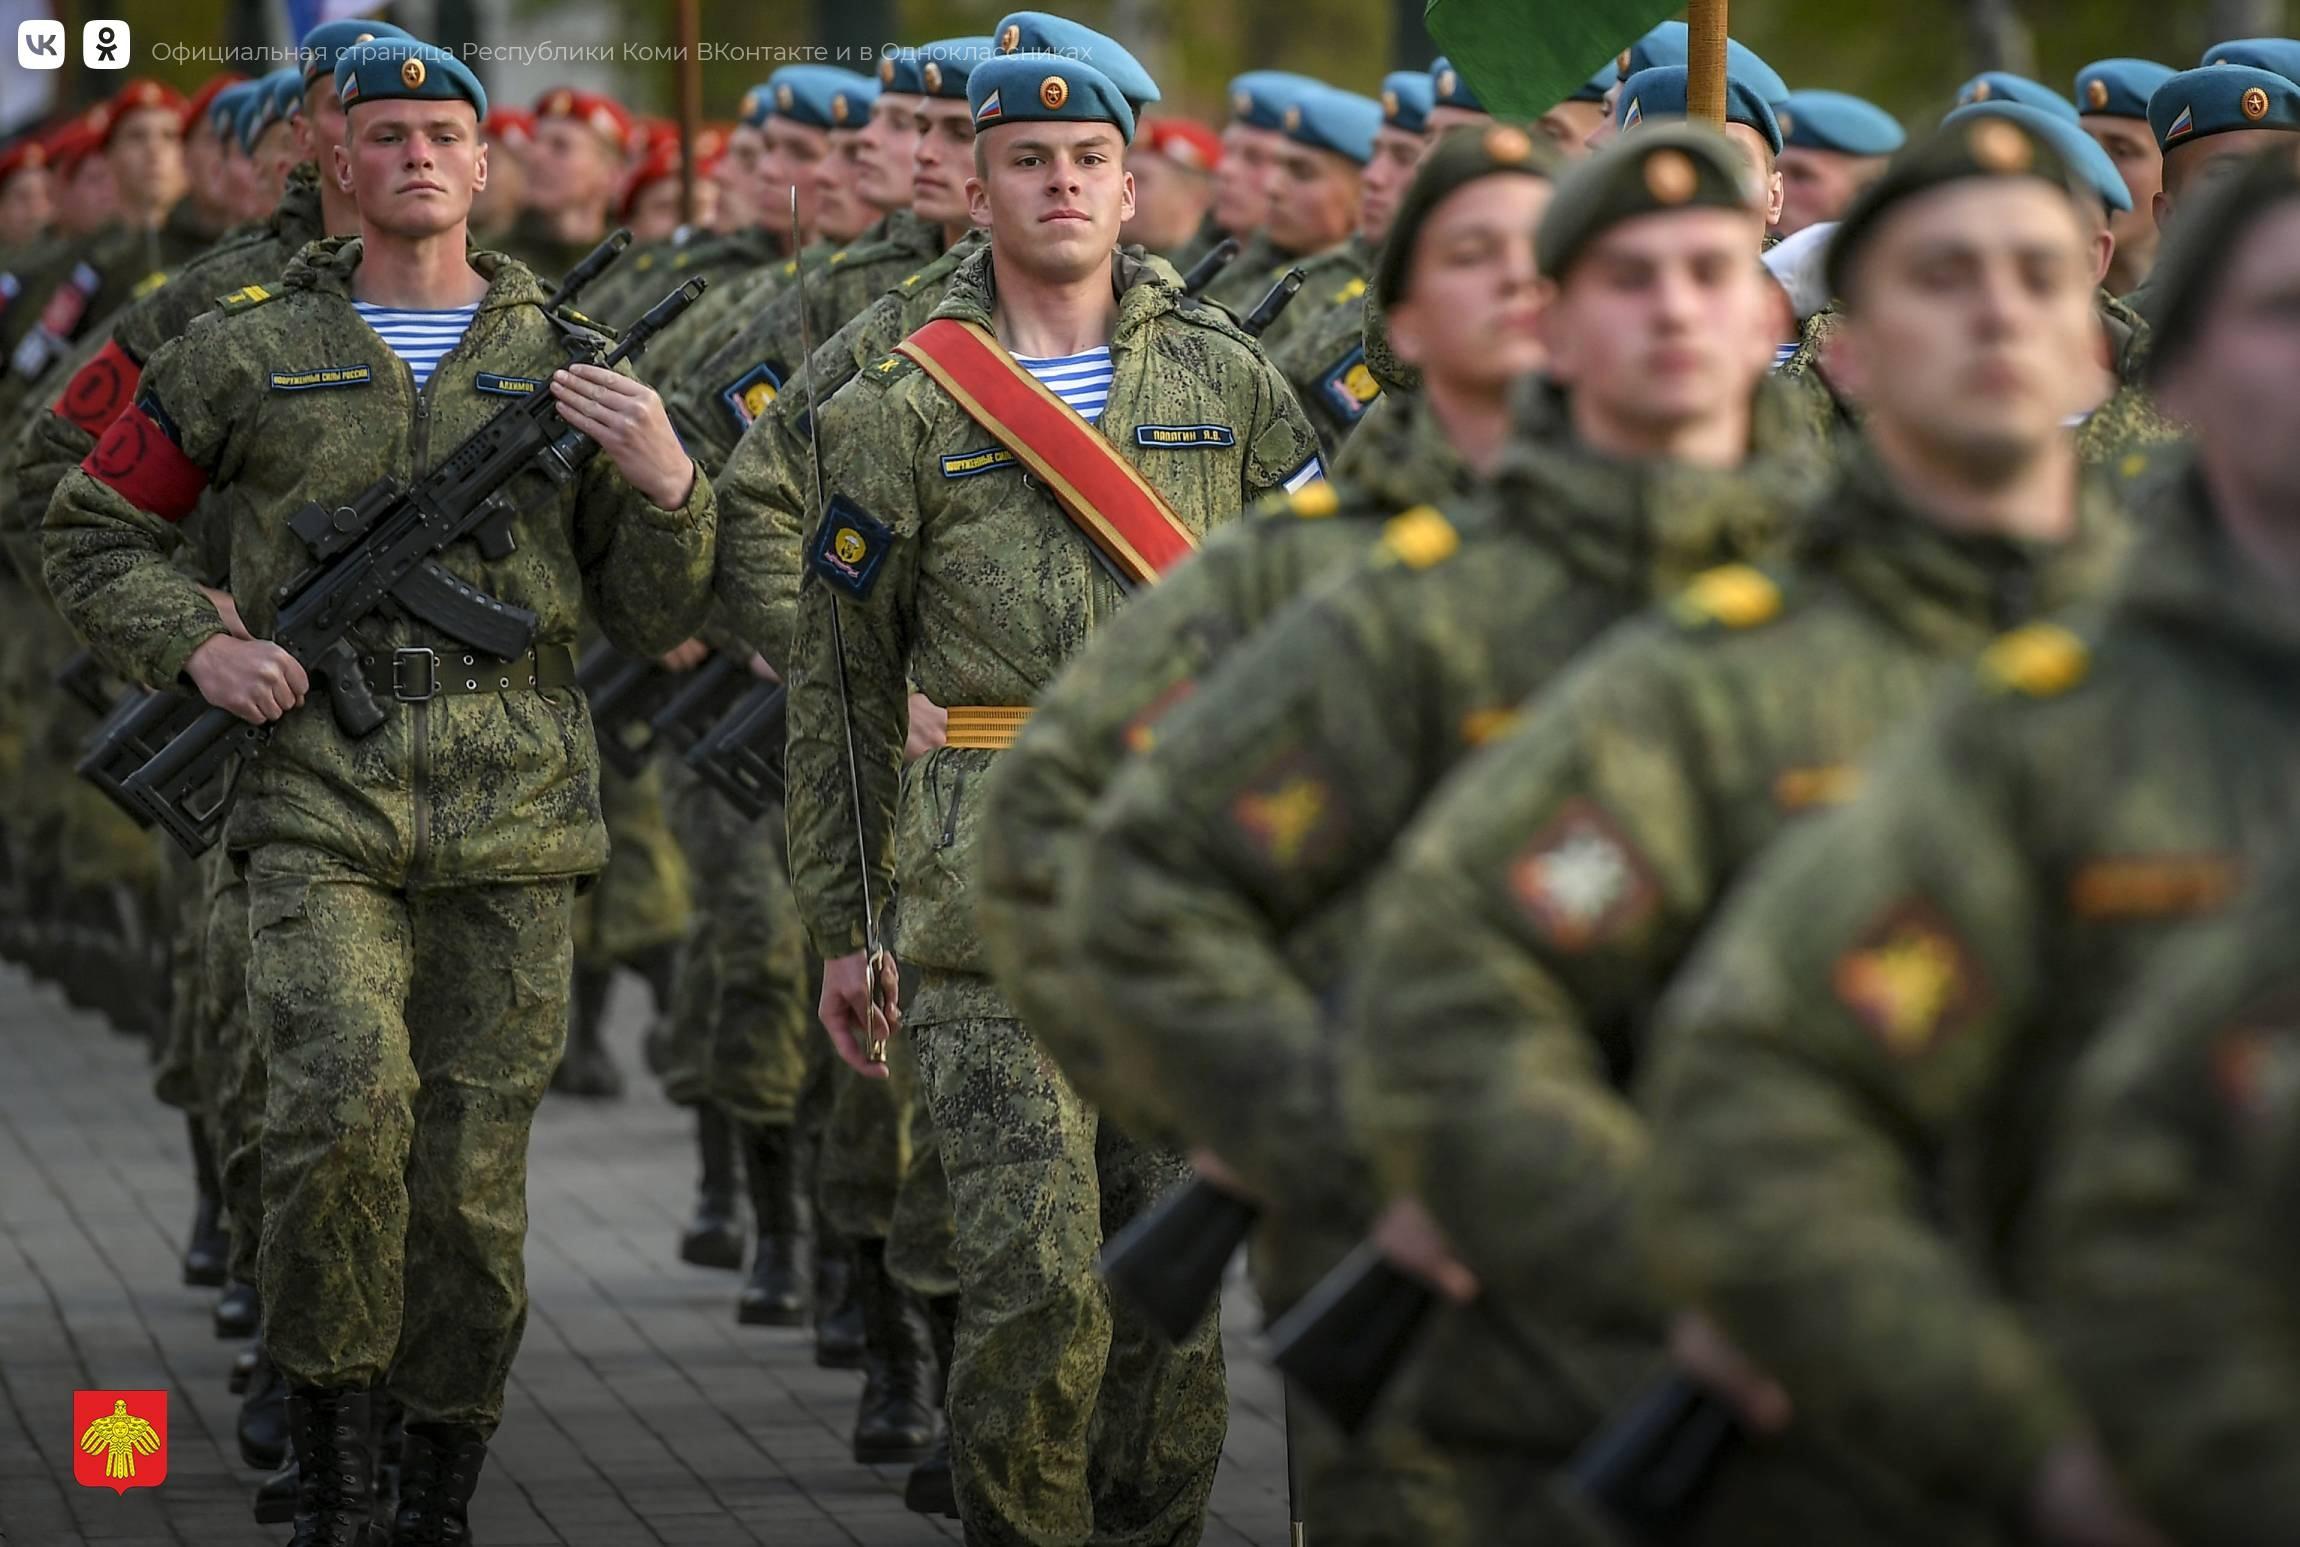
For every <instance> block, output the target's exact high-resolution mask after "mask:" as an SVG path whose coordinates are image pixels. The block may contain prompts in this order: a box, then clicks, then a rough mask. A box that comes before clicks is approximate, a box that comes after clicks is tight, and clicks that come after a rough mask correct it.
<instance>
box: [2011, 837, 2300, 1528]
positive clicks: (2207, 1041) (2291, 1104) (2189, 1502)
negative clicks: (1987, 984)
mask: <svg viewBox="0 0 2300 1547" xmlns="http://www.w3.org/2000/svg"><path fill="white" fill-rule="evenodd" d="M2294 858H2295V856H2293V855H2292V854H2291V853H2289V852H2288V853H2287V854H2286V855H2285V857H2284V858H2283V859H2282V860H2281V861H2280V862H2278V864H2277V865H2276V867H2275V869H2274V871H2273V872H2272V873H2271V874H2270V875H2268V876H2267V877H2265V878H2264V879H2263V881H2262V883H2261V884H2260V885H2259V886H2257V887H2255V888H2254V889H2253V891H2252V892H2251V894H2250V895H2248V897H2247V898H2246V899H2245V901H2244V903H2243V904H2242V906H2240V907H2239V908H2236V909H2235V910H2233V911H2231V912H2230V913H2229V915H2228V916H2227V917H2226V918H2224V919H2220V920H2215V921H2214V922H2212V923H2209V924H2204V925H2200V926H2199V927H2198V928H2197V929H2195V930H2194V931H2193V932H2192V935H2191V938H2189V939H2187V940H2184V941H2182V942H2181V944H2180V945H2179V947H2178V948H2177V949H2175V950H2171V951H2167V952H2166V953H2165V960H2164V963H2163V965H2162V966H2160V967H2158V968H2156V969H2154V970H2153V971H2151V972H2150V974H2149V976H2148V979H2147V981H2146V982H2145V983H2143V984H2142V985H2141V986H2140V990H2139V992H2138V994H2137V995H2136V996H2135V997H2134V999H2133V1002H2132V1004H2131V1006H2130V1008H2129V1009H2127V1010H2126V1011H2125V1012H2124V1013H2123V1014H2122V1015H2120V1016H2119V1017H2118V1019H2117V1021H2116V1023H2115V1024H2114V1025H2113V1026H2112V1027H2110V1028H2109V1029H2108V1030H2106V1031H2104V1032H2103V1033H2102V1034H2101V1037H2100V1041H2099V1043H2098V1045H2097V1046H2096V1047H2095V1048H2094V1049H2093V1051H2091V1052H2090V1053H2088V1054H2086V1056H2085V1060H2084V1063H2083V1065H2082V1066H2081V1068H2080V1069H2079V1071H2078V1079H2077V1083H2076V1087H2075V1092H2074V1094H2073V1095H2072V1096H2071V1097H2070V1100H2069V1116H2068V1120H2067V1122H2066V1123H2065V1124H2064V1125H2063V1126H2062V1128H2061V1141H2060V1142H2059V1143H2057V1144H2056V1145H2055V1146H2054V1153H2053V1156H2052V1160H2051V1172H2050V1176H2049V1178H2048V1181H2047V1185H2046V1187H2045V1190H2044V1203H2043V1206H2042V1207H2041V1209H2040V1210H2039V1220H2038V1229H2037V1230H2036V1232H2035V1235H2036V1240H2035V1242H2034V1243H2033V1244H2034V1256H2035V1260H2036V1261H2037V1262H2038V1263H2039V1264H2040V1265H2041V1267H2042V1269H2043V1273H2042V1280H2041V1284H2040V1289H2039V1298H2038V1301H2037V1304H2036V1317H2037V1320H2038V1321H2039V1323H2040V1325H2041V1326H2042V1327H2043V1329H2044V1331H2045V1333H2046V1335H2047V1337H2048V1339H2049V1341H2050V1344H2051V1347H2052V1348H2053V1351H2054V1352H2055V1354H2056V1355H2058V1357H2059V1359H2060V1362H2061V1367H2062V1368H2063V1369H2065V1370H2066V1371H2067V1372H2068V1376H2069V1379H2070V1380H2071V1381H2072V1382H2073V1383H2074V1384H2075V1386H2076V1388H2077V1390H2078V1391H2079V1392H2080V1393H2081V1394H2082V1395H2083V1397H2084V1399H2085V1401H2086V1403H2087V1405H2088V1406H2089V1408H2090V1410H2091V1413H2092V1416H2093V1420H2094V1422H2095V1423H2096V1424H2097V1425H2098V1426H2099V1429H2100V1431H2101V1435H2102V1438H2103V1440H2104V1441H2105V1442H2106V1444H2107V1447H2108V1451H2109V1455H2110V1458H2111V1459H2112V1460H2113V1461H2114V1462H2115V1463H2116V1467H2117V1471H2118V1474H2119V1475H2120V1476H2121V1477H2122V1478H2123V1479H2124V1480H2125V1482H2126V1483H2127V1484H2128V1485H2129V1486H2130V1487H2131V1488H2132V1490H2133V1493H2134V1495H2135V1498H2136V1500H2137V1502H2138V1503H2139V1505H2140V1507H2141V1508H2142V1509H2143V1510H2144V1511H2145V1512H2146V1513H2147V1514H2148V1516H2149V1517H2150V1518H2151V1519H2152V1520H2154V1521H2155V1522H2156V1523H2157V1524H2158V1525H2160V1526H2162V1527H2163V1528H2164V1529H2165V1530H2167V1531H2168V1532H2169V1533H2170V1534H2171V1535H2172V1536H2173V1537H2174V1538H2176V1539H2177V1540H2179V1541H2183V1542H2211V1543H2213V1544H2215V1547H2219V1544H2222V1543H2225V1544H2227V1547H2270V1544H2273V1543H2282V1542H2285V1541H2288V1540H2289V1539H2290V1537H2291V1535H2292V1523H2293V1522H2294V1521H2296V1520H2300V1470H2296V1469H2295V1468H2294V1467H2293V1465H2292V1458H2293V1457H2294V1456H2295V1455H2300V1370H2296V1369H2295V1367H2294V1359H2293V1354H2292V1349H2293V1347H2294V1341H2293V1331H2294V1329H2293V1320H2294V1308H2295V1306H2300V1261H2296V1260H2295V1255H2294V1246H2293V1241H2292V1233H2291V1229H2290V1223H2291V1220H2292V1218H2293V1213H2292V1210H2293V1206H2294V1204H2295V1203H2300V1039H2296V1038H2295V1037H2294V1035H2293V1031H2294V1026H2295V1022H2294V1019H2293V1016H2292V1006H2293V1004H2294V1003H2295V998H2294V996H2295V994H2296V993H2300V975H2296V974H2295V972H2294V968H2293V958H2292V941H2293V939H2294V937H2295V931H2296V930H2300V869H2296V868H2295V866H2294Z"/></svg>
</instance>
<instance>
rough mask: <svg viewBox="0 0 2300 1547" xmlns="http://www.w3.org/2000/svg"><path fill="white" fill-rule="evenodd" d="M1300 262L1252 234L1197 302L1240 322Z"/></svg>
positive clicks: (1268, 241) (1199, 293)
mask: <svg viewBox="0 0 2300 1547" xmlns="http://www.w3.org/2000/svg"><path fill="white" fill-rule="evenodd" d="M1300 261H1301V260H1300V259H1298V258H1289V257H1288V256H1286V254H1284V253H1282V252H1280V251H1278V249H1277V248H1275V247H1273V246H1271V245H1270V239H1269V238H1268V237H1266V236H1263V235H1262V234H1261V233H1260V232H1256V233H1255V234H1254V235H1252V236H1250V237H1248V238H1247V239H1246V240H1245V241H1244V243H1242V244H1241V245H1240V246H1239V248H1238V256H1237V257H1235V258H1232V259H1231V260H1230V266H1229V267H1228V268H1226V269H1224V270H1222V272H1221V273H1219V274H1217V275H1215V276H1214V280H1213V283H1211V284H1209V285H1208V286H1207V287H1206V288H1205V289H1203V290H1201V291H1199V292H1198V299H1200V300H1201V301H1211V302H1213V303H1214V304H1215V305H1216V306H1219V307H1221V308H1222V310H1224V311H1226V312H1228V313H1229V314H1230V315H1231V316H1232V317H1237V318H1243V317H1244V316H1245V315H1246V313H1248V312H1250V311H1252V310H1253V309H1254V303H1255V302H1257V301H1259V300H1261V299H1262V297H1263V296H1265V295H1267V294H1268V293H1269V290H1270V287H1271V286H1272V285H1274V284H1276V283H1277V282H1278V278H1279V276H1280V275H1282V274H1284V273H1285V272H1286V270H1288V269H1290V268H1292V267H1293V266H1294V265H1295V264H1296V263H1298V262H1300Z"/></svg>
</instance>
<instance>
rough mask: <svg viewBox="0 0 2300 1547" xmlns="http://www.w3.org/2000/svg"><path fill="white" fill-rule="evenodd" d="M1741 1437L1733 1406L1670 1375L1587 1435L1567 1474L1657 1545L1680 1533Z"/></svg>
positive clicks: (1635, 1535) (1618, 1521)
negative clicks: (1594, 1431) (1589, 1435)
mask: <svg viewBox="0 0 2300 1547" xmlns="http://www.w3.org/2000/svg"><path fill="white" fill-rule="evenodd" d="M1741 1439H1742V1431H1741V1426H1740V1423H1739V1421H1738V1420H1737V1419H1736V1418H1735V1417H1734V1415H1733V1411H1732V1409H1731V1408H1729V1407H1727V1406H1726V1405H1725V1403H1724V1402H1723V1401H1721V1400H1719V1399H1718V1398H1717V1397H1716V1396H1715V1395H1714V1394H1712V1393H1711V1392H1709V1391H1708V1390H1707V1389H1705V1388H1704V1387H1702V1386H1701V1385H1699V1384H1698V1383H1696V1382H1695V1381H1694V1380H1693V1379H1692V1378H1691V1377H1690V1376H1687V1375H1685V1374H1683V1373H1676V1374H1672V1375H1670V1376H1668V1377H1667V1378H1666V1379H1664V1380H1662V1381H1661V1382H1659V1383H1658V1384H1657V1385H1655V1386H1653V1387H1652V1388H1650V1389H1649V1390H1647V1391H1646V1392H1644V1393H1643V1394H1642V1395H1640V1396H1639V1397H1638V1398H1637V1400H1636V1401H1635V1402H1634V1403H1632V1404H1631V1405H1630V1406H1629V1408H1628V1409H1627V1410H1626V1411H1624V1412H1622V1413H1621V1414H1619V1415H1618V1416H1616V1417H1615V1418H1614V1419H1613V1420H1612V1421H1611V1422H1609V1423H1607V1424H1606V1425H1605V1426H1604V1427H1603V1428H1601V1429H1599V1430H1598V1431H1597V1433H1596V1434H1595V1435H1593V1436H1591V1437H1590V1439H1589V1441H1588V1442H1587V1443H1586V1444H1584V1445H1583V1446H1582V1447H1581V1449H1580V1451H1579V1452H1578V1453H1577V1454H1576V1455H1575V1456H1574V1458H1573V1464H1572V1465H1571V1466H1570V1467H1569V1468H1568V1469H1567V1472H1566V1478H1567V1482H1568V1484H1569V1485H1570V1486H1571V1488H1572V1489H1573V1491H1574V1492H1575V1493H1576V1494H1578V1495H1579V1496H1580V1497H1581V1499H1582V1500H1583V1501H1584V1502H1585V1503H1586V1504H1588V1505H1590V1506H1591V1507H1593V1508H1594V1509H1595V1510H1597V1511H1598V1512H1599V1513H1600V1514H1602V1515H1603V1516H1604V1517H1605V1519H1606V1520H1607V1521H1608V1522H1609V1523H1611V1524H1612V1525H1613V1526H1614V1527H1615V1528H1616V1529H1618V1530H1620V1531H1622V1532H1624V1533H1625V1534H1627V1535H1628V1536H1630V1537H1631V1538H1632V1539H1633V1540H1635V1541H1638V1542H1640V1543H1645V1544H1649V1547H1663V1544H1666V1543H1669V1542H1674V1541H1676V1540H1678V1539H1680V1538H1681V1537H1683V1536H1684V1535H1685V1533H1686V1531H1687V1529H1688V1528H1689V1527H1690V1526H1691V1524H1692V1522H1693V1519H1694V1516H1695V1513H1696V1512H1697V1511H1698V1509H1699V1508H1700V1504H1701V1500H1702V1497H1703V1496H1704V1494H1705V1493H1706V1492H1707V1490H1708V1486H1709V1483H1710V1481H1711V1480H1712V1479H1713V1478H1714V1477H1715V1476H1716V1473H1717V1469H1718V1467H1719V1466H1721V1465H1722V1464H1723V1463H1724V1461H1725V1459H1726V1458H1727V1457H1728V1456H1729V1455H1731V1454H1732V1452H1733V1450H1734V1449H1735V1448H1736V1447H1737V1446H1738V1445H1739V1444H1740V1443H1741Z"/></svg>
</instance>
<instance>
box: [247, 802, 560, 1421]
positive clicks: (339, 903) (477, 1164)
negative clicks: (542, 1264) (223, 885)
mask: <svg viewBox="0 0 2300 1547" xmlns="http://www.w3.org/2000/svg"><path fill="white" fill-rule="evenodd" d="M247 878H248V1011H249V1016H250V1029H251V1031H252V1032H253V1034H254V1035H256V1036H258V1037H261V1038H262V1039H264V1043H265V1046H266V1049H267V1052H268V1062H267V1066H266V1067H267V1073H268V1089H267V1092H266V1100H265V1105H264V1127H263V1163H262V1172H263V1216H264V1220H263V1249H262V1259H261V1261H262V1274H261V1279H260V1283H261V1287H262V1290H263V1297H264V1321H265V1329H264V1336H265V1344H266V1347H267V1348H268V1350H269V1351H270V1354H271V1358H272V1360H273V1362H274V1363H275V1364H277V1365H278V1366H279V1368H280V1370H281V1372H282V1373H283V1374H284V1375H285V1376H286V1377H287V1379H288V1380H289V1381H290V1382H291V1383H293V1384H297V1385H313V1386H331V1387H347V1386H348V1387H374V1386H378V1385H383V1386H387V1387H388V1389H389V1390H390V1392H391V1394H392V1395H393V1396H395V1397H397V1398H398V1399H399V1400H400V1401H402V1402H404V1403H405V1404H406V1406H407V1413H408V1417H409V1419H410V1420H411V1421H412V1420H418V1419H420V1420H427V1421H432V1422H447V1423H468V1424H474V1425H477V1426H479V1427H480V1428H481V1429H482V1430H485V1431H492V1430H493V1428H494V1426H495V1424H496V1423H497V1422H498V1421H499V1420H500V1419H501V1417H502V1411H503V1387H504V1382H505V1380H506V1379H507V1378H508V1376H509V1375H510V1372H511V1361H512V1356H513V1354H514V1353H515V1352H516V1351H517V1349H518V1347H519V1339H520V1335H521V1333H522V1332H523V1331H524V1330H525V1327H526V1322H527V1284H526V1268H525V1263H524V1260H523V1251H524V1247H525V1242H526V1235H527V1144H528V1136H529V1130H530V1128H531V1127H532V1125H533V1122H534V1117H535V1109H536V1106H537V1104H538V1103H539V1102H541V1100H542V1099H543V1092H544V1089H545V1087H546V1086H547V1085H548V1084H549V1082H550V1078H551V1071H552V1070H553V1069H555V1068H556V1067H558V1063H559V1058H560V1055H561V1053H562V1052H563V1050H564V1047H565V1043H566V1036H567V994H568V983H569V974H570V972H571V971H572V962H573V956H572V946H571V941H570V933H569V931H570V916H571V909H572V903H573V892H574V887H573V883H572V882H570V881H566V880H558V881H539V882H520V883H511V884H503V885H469V886H460V887H449V888H439V889H427V890H422V891H402V890H399V889H396V888H394V887H392V886H389V885H386V884H384V883H383V882H381V881H379V880H377V879H376V878H375V877H373V876H370V875H367V874H365V873H363V872H360V871H357V870H354V869H352V868H350V867H349V866H347V865H345V864H344V863H343V862H342V861H340V860H338V859H336V858H334V857H333V856H330V855H326V854H322V853H320V852H318V851H316V850H312V849H307V848H302V847H298V846H292V845H271V846H267V847H264V848H262V849H258V850H256V851H255V852H254V853H253V854H251V855H250V856H249V862H248V866H247Z"/></svg>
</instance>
